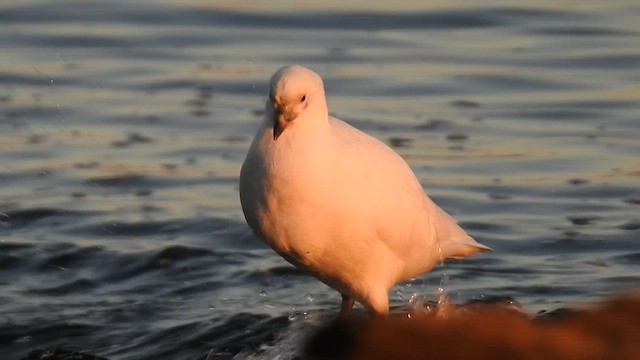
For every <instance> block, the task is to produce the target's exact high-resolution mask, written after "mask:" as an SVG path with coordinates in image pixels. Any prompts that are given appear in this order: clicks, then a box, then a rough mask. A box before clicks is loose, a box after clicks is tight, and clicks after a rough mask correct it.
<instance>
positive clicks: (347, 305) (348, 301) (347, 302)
mask: <svg viewBox="0 0 640 360" xmlns="http://www.w3.org/2000/svg"><path fill="white" fill-rule="evenodd" d="M354 302H355V300H354V299H353V298H352V297H350V296H349V295H345V294H342V304H340V315H339V316H340V317H341V318H343V319H344V318H346V317H347V316H349V314H351V308H353V303H354Z"/></svg>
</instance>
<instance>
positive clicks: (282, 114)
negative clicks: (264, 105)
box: [273, 101, 293, 140]
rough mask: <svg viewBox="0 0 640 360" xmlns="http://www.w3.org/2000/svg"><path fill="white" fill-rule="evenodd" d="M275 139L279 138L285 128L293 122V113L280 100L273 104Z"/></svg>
mask: <svg viewBox="0 0 640 360" xmlns="http://www.w3.org/2000/svg"><path fill="white" fill-rule="evenodd" d="M273 110H274V114H273V117H274V119H273V140H278V138H279V137H280V135H282V132H283V131H284V129H285V128H286V127H287V126H289V124H290V123H291V120H293V118H292V114H291V113H290V112H289V111H287V109H286V107H285V106H284V105H282V104H280V103H279V102H277V101H276V102H274V104H273Z"/></svg>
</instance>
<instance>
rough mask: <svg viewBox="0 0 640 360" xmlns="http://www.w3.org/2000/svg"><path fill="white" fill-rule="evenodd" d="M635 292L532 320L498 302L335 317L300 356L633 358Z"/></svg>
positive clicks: (637, 349) (637, 330)
mask: <svg viewBox="0 0 640 360" xmlns="http://www.w3.org/2000/svg"><path fill="white" fill-rule="evenodd" d="M638 318H640V296H638V295H637V294H636V295H633V296H631V295H629V296H622V297H618V298H616V299H614V300H611V301H609V302H607V303H604V304H601V305H599V306H597V307H595V308H584V309H559V310H555V311H552V312H544V313H541V314H538V316H537V317H536V318H532V317H531V316H529V315H527V314H526V313H524V312H522V311H519V310H517V309H515V310H514V309H511V308H507V307H504V306H502V305H497V306H492V305H485V306H480V307H470V306H466V307H462V308H459V309H456V310H455V311H451V312H448V313H447V314H446V315H445V316H440V314H439V313H438V312H435V313H434V312H431V313H427V312H424V311H414V312H412V313H401V314H394V315H391V316H389V317H380V318H368V317H360V318H359V317H356V316H354V317H351V318H349V319H338V320H336V321H334V322H332V323H330V324H329V325H327V326H325V327H324V328H322V329H320V331H318V332H317V333H316V334H315V335H314V336H313V337H312V338H311V339H310V341H309V342H308V343H307V345H306V347H305V350H304V356H303V357H302V358H303V359H306V360H324V359H334V360H347V359H349V360H359V359H368V360H378V359H405V360H413V359H416V360H417V359H427V358H428V359H451V360H453V359H475V360H501V359H521V360H534V359H547V360H560V359H562V360H568V359H569V360H592V359H602V360H605V359H619V360H636V359H640V343H639V342H638V341H637V339H638V338H639V337H640V322H638V321H637V319H638Z"/></svg>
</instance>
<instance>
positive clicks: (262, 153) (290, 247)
mask: <svg viewBox="0 0 640 360" xmlns="http://www.w3.org/2000/svg"><path fill="white" fill-rule="evenodd" d="M269 89H270V92H269V99H268V100H267V103H266V114H265V117H264V119H263V121H262V124H261V125H260V128H259V129H258V132H257V134H256V135H255V138H254V139H253V142H252V144H251V147H250V149H249V152H248V154H247V157H246V159H245V161H244V163H243V164H242V170H241V173H240V200H241V203H242V210H243V212H244V216H245V218H246V220H247V223H248V224H249V226H250V227H251V229H253V231H254V232H255V233H256V235H257V236H258V237H260V238H262V239H263V240H264V241H265V242H266V243H267V244H268V245H270V246H271V247H272V248H273V249H274V250H275V251H276V252H277V253H278V254H280V255H281V256H282V257H284V258H285V259H286V260H287V261H289V262H290V263H292V264H293V265H295V266H298V267H300V268H302V269H306V270H308V271H309V272H311V274H313V275H314V276H315V277H316V278H318V279H319V280H321V281H322V282H324V283H325V284H327V285H329V286H330V287H332V288H334V289H335V290H337V291H339V292H340V293H341V294H342V305H341V309H340V315H341V316H346V315H347V314H348V313H349V312H350V311H351V308H352V307H353V304H354V301H358V302H360V303H361V304H363V305H364V306H366V307H367V308H368V309H369V310H370V311H372V312H373V314H376V315H385V314H387V313H388V311H389V298H388V293H389V290H390V289H391V288H392V287H393V286H394V285H396V284H398V283H399V282H401V281H403V280H407V279H410V278H413V277H416V276H418V275H420V274H423V273H425V272H427V271H429V270H431V269H432V268H433V267H434V266H435V265H436V264H437V263H439V262H441V261H442V260H443V259H445V258H461V257H465V256H469V255H472V254H475V253H476V252H479V251H490V250H491V249H490V248H489V247H487V246H484V245H482V244H480V243H478V242H476V241H475V240H474V239H473V238H471V237H470V236H469V235H467V234H466V233H465V231H464V230H462V228H460V227H459V226H458V225H457V224H456V221H455V220H454V219H453V218H452V217H451V216H449V215H448V214H447V213H446V212H445V211H444V210H442V209H441V208H440V207H438V206H437V205H436V204H435V203H434V202H433V201H431V199H429V197H428V196H427V195H426V194H425V192H424V190H423V189H422V186H421V185H420V183H419V181H418V180H417V179H416V176H415V175H414V174H413V172H412V171H411V169H410V168H409V166H408V165H407V163H406V162H405V161H404V160H403V159H402V158H401V157H400V156H399V155H398V154H397V153H395V152H394V151H393V150H391V148H389V147H388V146H387V145H385V144H384V143H382V142H381V141H379V140H377V139H375V138H373V137H371V136H369V135H367V134H365V133H363V132H361V131H359V130H358V129H356V128H354V127H352V126H350V125H348V124H347V123H345V122H343V121H342V120H339V119H337V118H335V117H332V116H330V115H329V113H328V110H327V102H326V99H325V93H324V85H323V83H322V79H321V78H320V76H319V75H318V74H316V73H315V72H313V71H311V70H309V69H307V68H305V67H303V66H299V65H291V66H285V67H282V68H280V69H279V70H278V71H276V72H275V74H273V76H272V77H271V81H270V87H269Z"/></svg>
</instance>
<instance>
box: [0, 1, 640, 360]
mask: <svg viewBox="0 0 640 360" xmlns="http://www.w3.org/2000/svg"><path fill="white" fill-rule="evenodd" d="M422 3H423V2H422V1H405V2H401V3H399V4H394V5H379V6H376V5H372V4H370V3H369V2H367V3H366V4H365V3H363V4H358V3H353V4H352V5H348V3H345V2H342V1H325V2H323V4H322V5H303V2H289V1H287V2H282V3H279V2H275V3H273V4H263V5H260V6H256V5H254V4H253V2H250V1H245V2H242V1H241V2H235V1H225V2H209V1H188V2H175V3H174V4H173V5H170V4H167V3H166V2H159V1H158V2H151V1H136V2H128V1H76V2H74V1H55V2H51V1H17V0H5V1H3V2H2V3H0V28H1V29H2V31H0V44H1V46H2V51H1V52H0V348H2V349H3V350H2V353H3V354H5V355H3V356H8V357H7V358H9V359H19V358H21V357H22V356H24V355H26V353H28V352H29V350H31V349H36V348H42V347H45V346H49V345H57V346H65V347H68V348H72V349H75V350H82V351H87V352H91V353H94V354H98V355H102V356H105V357H108V358H110V359H158V358H164V359H201V358H204V357H206V356H207V354H210V355H212V357H213V358H220V359H225V358H231V357H233V356H234V355H236V354H238V355H237V357H236V358H245V357H257V358H275V357H278V356H279V357H280V358H289V356H290V355H292V354H294V353H295V349H296V345H297V344H299V339H300V336H302V335H301V334H304V333H305V332H306V331H308V330H306V329H308V328H312V327H313V326H315V325H316V324H317V323H322V322H323V321H324V319H328V318H331V316H333V315H334V314H335V313H336V311H337V307H338V305H339V302H340V298H339V296H338V294H337V293H336V292H334V291H333V290H331V289H329V288H327V287H326V286H325V285H323V284H322V283H320V282H318V281H316V280H314V279H313V278H310V277H309V276H307V275H306V274H304V273H301V272H300V271H298V270H296V269H295V268H293V267H292V266H290V265H288V263H286V262H285V261H283V260H282V259H281V258H279V257H278V256H277V255H275V254H274V253H273V252H272V251H271V250H269V249H268V248H266V247H265V246H264V245H263V244H262V243H261V242H260V241H258V240H257V239H255V238H254V237H253V236H252V235H251V234H250V231H249V229H248V227H247V225H246V223H245V222H244V219H243V216H242V212H241V210H240V205H239V200H238V189H237V179H238V173H239V169H240V165H241V162H242V160H243V159H244V155H245V153H246V150H247V148H248V146H249V142H250V139H251V137H252V136H253V132H254V130H255V128H256V127H257V124H258V122H259V120H260V116H261V115H262V109H263V104H264V100H265V98H266V89H267V81H268V78H269V76H270V75H271V73H272V72H273V71H274V70H275V69H277V68H278V67H280V66H281V65H283V64H287V63H301V64H304V65H307V66H309V67H311V68H313V69H314V70H316V71H317V72H319V73H320V74H321V75H322V76H323V77H324V78H325V84H326V88H327V94H328V101H329V107H330V111H331V112H332V113H333V114H334V115H336V116H338V117H341V118H343V119H344V120H346V121H348V122H350V123H351V124H353V125H355V126H357V127H358V128H360V129H363V130H365V131H367V132H369V133H371V134H373V135H374V136H376V137H378V138H380V139H382V140H384V141H386V142H387V143H389V144H390V145H392V146H393V147H395V149H396V150H397V151H398V152H399V153H400V154H401V155H402V156H403V157H404V158H405V159H406V160H407V161H408V162H409V164H410V165H411V166H412V168H413V169H414V171H415V172H416V174H417V175H418V177H419V179H420V181H421V182H422V184H423V186H424V187H425V189H426V190H427V191H428V193H429V194H430V195H431V196H432V198H433V199H435V200H436V202H438V203H439V204H440V205H441V206H442V207H444V208H445V209H446V210H448V211H449V212H451V213H453V214H454V215H455V216H456V218H457V219H459V220H460V222H461V224H462V225H463V227H464V228H466V229H467V230H468V231H469V232H470V233H471V234H472V235H473V236H474V237H476V238H477V239H478V240H480V241H481V242H482V243H484V244H487V245H489V246H491V247H493V248H494V249H495V252H493V253H491V254H481V255H478V256H475V257H473V258H470V259H465V260H462V261H452V262H447V263H446V264H445V266H444V267H439V268H437V269H436V270H434V271H433V272H431V273H429V274H426V275H424V276H422V277H420V278H417V279H414V280H412V281H409V282H407V283H405V284H402V285H400V286H398V287H397V288H395V289H394V290H393V291H392V293H391V300H392V304H393V305H394V306H407V303H408V302H409V299H410V298H411V297H412V295H414V294H417V295H419V296H422V297H425V298H427V299H429V298H434V297H436V296H437V290H436V289H437V288H438V287H439V286H440V285H441V284H444V287H445V290H446V292H447V294H448V296H449V297H450V298H451V299H452V301H456V302H462V301H466V300H468V299H475V298H484V297H491V296H500V297H502V296H511V297H513V298H514V299H516V300H517V301H519V302H520V303H521V304H523V306H524V307H525V308H526V309H527V310H528V311H531V312H536V311H539V310H542V309H553V308H557V307H560V306H565V305H570V304H573V303H576V302H583V301H589V300H593V299H597V298H599V297H602V296H606V295H609V294H612V293H614V292H616V291H619V290H622V289H629V288H638V285H639V284H640V247H639V245H638V243H639V241H640V235H639V234H640V232H639V229H640V186H639V185H640V181H639V180H640V157H639V155H640V85H639V84H640V71H638V69H640V22H639V21H637V20H638V18H640V6H639V5H637V2H635V1H609V2H600V1H579V2H568V1H536V2H531V3H530V4H527V3H526V2H506V1H504V2H502V1H485V2H482V5H478V4H477V3H476V2H471V1H453V2H441V3H440V2H436V3H434V4H431V5H425V4H422ZM390 4H391V3H390ZM328 226H330V224H328Z"/></svg>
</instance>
